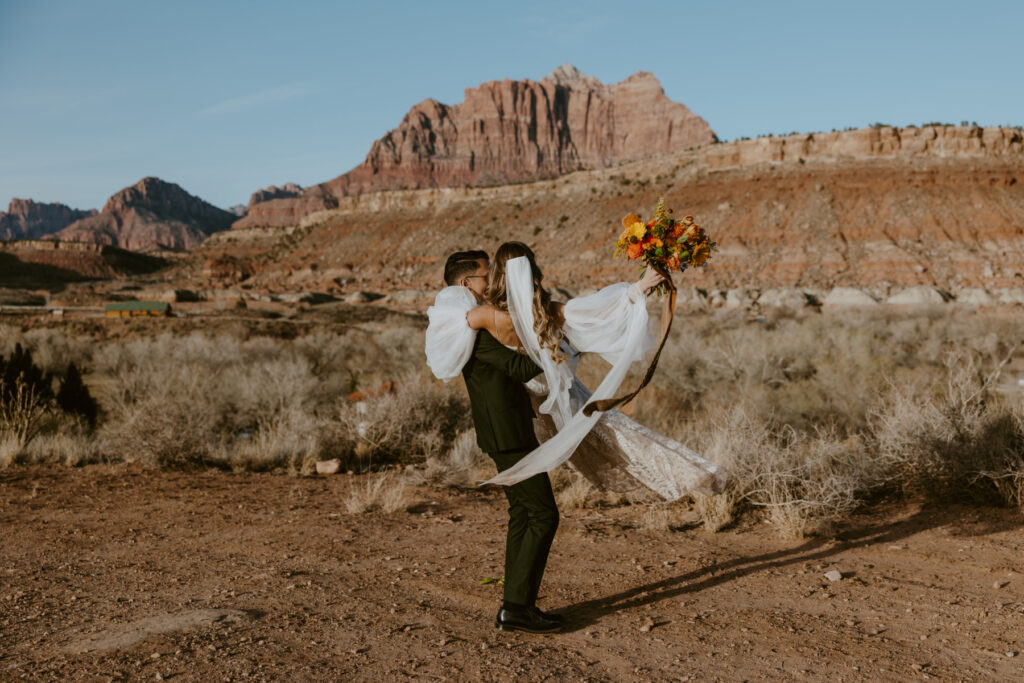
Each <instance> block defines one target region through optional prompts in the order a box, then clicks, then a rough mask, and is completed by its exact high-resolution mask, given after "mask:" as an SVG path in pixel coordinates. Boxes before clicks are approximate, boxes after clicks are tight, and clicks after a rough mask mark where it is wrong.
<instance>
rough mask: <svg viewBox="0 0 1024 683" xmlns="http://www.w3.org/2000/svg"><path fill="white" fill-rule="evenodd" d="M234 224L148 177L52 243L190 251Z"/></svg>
mask: <svg viewBox="0 0 1024 683" xmlns="http://www.w3.org/2000/svg"><path fill="white" fill-rule="evenodd" d="M235 219H236V216H235V215H234V214H232V213H229V212H227V211H224V210H223V209H218V208H217V207H215V206H213V205H212V204H209V203H207V202H204V201H203V200H202V199H199V198H198V197H194V196H192V195H190V194H189V193H188V192H186V191H185V190H183V189H182V188H181V187H179V186H178V185H175V184H174V183H168V182H165V181H163V180H160V179H159V178H152V177H149V178H143V179H142V180H140V181H139V182H137V183H136V184H135V185H132V186H131V187H126V188H125V189H123V190H121V191H120V192H118V193H117V194H115V195H113V196H112V197H111V198H110V199H108V200H107V203H106V204H105V205H104V207H103V211H102V212H101V213H100V214H98V215H95V216H90V217H88V218H82V219H80V220H77V221H75V222H74V223H72V224H71V225H69V226H67V227H66V228H64V229H63V230H60V231H59V232H57V233H55V234H54V235H52V238H54V239H61V240H72V241H78V242H95V243H99V244H110V245H113V246H117V247H121V248H123V249H131V250H153V249H156V250H159V249H173V250H180V249H190V248H192V247H194V246H196V245H197V244H199V243H200V242H202V241H203V240H204V239H206V238H207V237H208V236H209V235H210V234H212V233H215V232H217V231H219V230H225V229H227V228H228V227H230V225H231V223H232V221H234V220H235Z"/></svg>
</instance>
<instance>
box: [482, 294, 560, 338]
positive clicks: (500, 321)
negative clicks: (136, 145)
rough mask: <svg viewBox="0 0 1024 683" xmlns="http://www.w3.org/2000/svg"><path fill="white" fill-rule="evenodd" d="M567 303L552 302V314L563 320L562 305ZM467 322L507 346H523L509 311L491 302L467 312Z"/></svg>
mask: <svg viewBox="0 0 1024 683" xmlns="http://www.w3.org/2000/svg"><path fill="white" fill-rule="evenodd" d="M564 305H565V304H562V303H555V302H552V304H551V308H552V309H553V310H552V314H553V315H555V316H556V318H557V319H558V320H562V307H563V306H564ZM466 322H468V323H469V326H470V327H472V328H473V329H474V330H487V331H488V332H490V333H491V334H492V335H493V336H494V338H495V339H497V340H498V341H500V342H501V343H502V344H504V345H506V346H514V347H519V346H521V345H522V344H521V342H520V340H519V335H517V334H516V329H515V325H513V324H512V316H511V315H509V313H508V311H502V310H499V309H497V308H495V307H494V306H491V305H490V304H484V305H482V306H477V307H476V308H474V309H473V310H471V311H470V312H469V313H467V314H466Z"/></svg>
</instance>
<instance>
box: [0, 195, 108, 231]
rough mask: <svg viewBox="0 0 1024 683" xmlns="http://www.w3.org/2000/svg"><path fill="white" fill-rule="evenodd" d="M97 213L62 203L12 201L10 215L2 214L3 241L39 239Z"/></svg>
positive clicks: (29, 200)
mask: <svg viewBox="0 0 1024 683" xmlns="http://www.w3.org/2000/svg"><path fill="white" fill-rule="evenodd" d="M96 213H97V212H96V209H90V210H89V211H81V210H79V209H72V208H71V207H70V206H65V205H64V204H59V203H53V204H44V203H41V202H34V201H32V200H31V199H12V200H11V203H10V205H9V206H8V207H7V212H6V213H5V212H3V211H0V239H5V240H17V239H36V238H38V237H42V236H44V235H49V234H52V233H55V232H57V231H58V230H60V229H62V228H64V227H66V226H68V225H70V224H72V223H74V222H75V221H77V220H78V219H80V218H88V217H89V216H95V215H96Z"/></svg>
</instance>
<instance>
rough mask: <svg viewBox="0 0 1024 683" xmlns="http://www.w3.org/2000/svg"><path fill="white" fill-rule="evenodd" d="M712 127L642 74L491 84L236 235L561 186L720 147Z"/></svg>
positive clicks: (428, 113) (260, 212)
mask: <svg viewBox="0 0 1024 683" xmlns="http://www.w3.org/2000/svg"><path fill="white" fill-rule="evenodd" d="M716 139H717V138H716V136H715V134H714V132H713V131H712V130H711V128H710V127H709V126H708V124H707V122H706V121H704V119H702V118H700V117H699V116H697V115H696V114H694V113H693V112H691V111H690V110H689V109H687V107H686V106H685V105H683V104H680V103H677V102H673V101H671V100H670V99H668V97H666V96H665V92H664V91H663V90H662V88H661V84H660V83H659V82H658V79H657V78H655V77H654V75H653V74H651V73H649V72H646V71H640V72H637V73H635V74H633V75H632V76H630V77H629V78H627V79H626V80H624V81H622V82H620V83H616V84H614V85H603V84H601V82H600V81H598V80H597V79H596V78H594V77H592V76H587V75H584V74H582V73H580V72H579V71H578V70H576V68H575V67H573V66H571V65H569V64H566V65H563V66H561V67H559V68H558V69H556V70H555V71H553V72H552V73H551V74H549V75H548V76H547V77H546V78H544V79H543V80H541V81H539V82H538V81H532V80H529V79H527V80H522V81H513V80H509V79H505V80H503V81H489V82H487V83H484V84H482V85H480V86H478V87H476V88H467V89H466V91H465V99H464V100H463V101H462V102H461V103H460V104H456V105H447V104H442V103H440V102H437V101H436V100H432V99H427V100H424V101H422V102H420V103H419V104H417V105H415V106H414V107H413V108H412V109H411V110H410V111H409V113H408V114H406V115H405V118H404V119H402V122H401V123H400V124H399V126H398V128H396V129H394V130H392V131H390V132H389V133H387V135H385V136H384V137H383V138H381V139H380V140H377V141H376V142H374V143H373V145H372V146H371V147H370V153H369V154H368V155H367V156H366V160H365V161H364V162H363V163H362V164H360V165H359V166H357V167H356V168H354V169H352V170H351V171H349V172H348V173H345V174H343V175H340V176H338V177H337V178H335V179H333V180H330V181H327V182H325V183H321V184H319V185H317V186H315V187H311V188H308V189H307V190H306V191H305V192H304V193H303V194H302V195H301V196H299V197H294V198H288V199H275V200H271V201H265V202H262V203H259V204H255V205H250V207H249V213H248V214H247V215H246V217H245V218H242V219H241V220H239V221H237V222H236V224H235V227H250V226H257V225H272V226H273V225H280V226H283V225H295V224H297V223H298V221H299V220H300V219H301V218H302V217H303V216H305V215H308V214H310V213H313V212H315V211H320V210H323V209H330V208H334V207H335V206H337V201H338V199H340V198H342V197H349V196H354V195H359V194H363V193H366V192H375V191H379V190H398V189H414V188H428V187H459V186H467V185H504V184H507V183H518V182H527V181H533V180H538V179H543V178H553V177H557V176H560V175H563V174H565V173H570V172H573V171H579V170H585V169H596V168H602V167H605V166H610V165H613V164H616V163H619V162H622V161H632V160H637V159H642V158H646V157H651V156H657V155H661V154H672V153H679V152H682V151H684V150H686V149H689V148H691V147H696V146H700V145H704V144H708V143H711V142H714V141H715V140H716Z"/></svg>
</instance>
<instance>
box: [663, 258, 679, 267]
mask: <svg viewBox="0 0 1024 683" xmlns="http://www.w3.org/2000/svg"><path fill="white" fill-rule="evenodd" d="M665 265H666V266H668V267H669V269H671V270H675V269H676V268H678V267H679V257H678V256H676V255H675V254H672V255H671V256H669V257H668V261H666V262H665Z"/></svg>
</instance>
